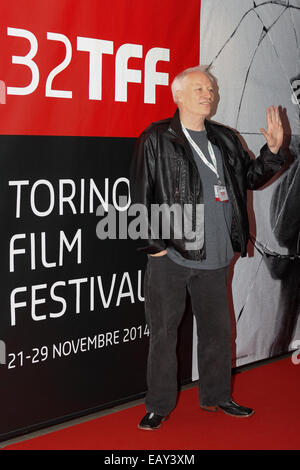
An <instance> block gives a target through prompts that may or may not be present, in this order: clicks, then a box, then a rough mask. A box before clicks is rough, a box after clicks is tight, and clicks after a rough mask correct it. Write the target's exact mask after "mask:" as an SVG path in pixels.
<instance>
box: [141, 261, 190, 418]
mask: <svg viewBox="0 0 300 470" xmlns="http://www.w3.org/2000/svg"><path fill="white" fill-rule="evenodd" d="M186 274H187V270H185V268H182V267H181V266H179V265H177V264H175V263H174V262H173V261H171V260H170V259H169V258H168V256H167V255H166V256H162V257H149V260H148V264H147V269H146V273H145V292H144V296H145V314H146V321H147V324H148V327H149V330H150V344H149V355H148V364H147V386H148V392H147V394H146V401H145V403H146V409H147V411H148V412H154V413H156V414H159V415H161V416H166V415H167V414H169V413H170V412H171V411H172V409H173V408H174V407H175V404H176V399H177V386H178V385H177V355H176V344H177V329H178V326H179V324H180V321H181V319H182V316H183V313H184V309H185V301H186Z"/></svg>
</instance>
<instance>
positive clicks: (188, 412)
mask: <svg viewBox="0 0 300 470" xmlns="http://www.w3.org/2000/svg"><path fill="white" fill-rule="evenodd" d="M299 390H300V365H298V366H297V365H293V363H292V361H291V359H290V358H288V359H282V360H280V361H276V362H273V363H271V364H267V365H263V366H260V367H257V368H255V369H252V370H249V371H244V372H242V373H240V374H237V375H235V376H234V393H233V397H234V399H235V400H236V401H237V402H239V403H241V404H243V405H246V406H247V405H248V406H251V407H253V408H255V411H256V413H255V414H254V415H253V416H251V417H250V418H243V419H241V418H239V419H238V418H233V417H231V416H228V415H225V414H224V413H223V412H221V411H218V412H217V413H208V412H204V411H201V410H200V408H199V404H198V396H197V388H196V387H194V388H192V389H189V390H186V391H184V392H182V393H181V395H180V398H179V401H178V405H177V407H176V409H175V410H174V411H173V413H172V415H171V417H170V418H169V420H168V421H166V422H165V423H163V425H162V427H161V428H160V429H159V430H157V431H141V430H139V429H137V424H138V422H139V421H140V419H141V418H142V416H143V414H144V406H143V405H139V406H135V407H133V408H130V409H127V410H124V411H120V412H117V413H112V414H110V415H107V416H104V417H101V418H97V419H93V420H91V421H89V422H85V423H81V424H78V425H75V426H71V427H69V428H67V429H63V430H60V431H56V432H52V433H49V434H47V435H44V436H40V437H38V438H34V439H31V440H27V441H23V442H20V443H18V444H14V445H10V446H8V447H6V449H8V450H10V449H12V450H13V449H25V450H26V449H28V450H38V449H42V450H48V449H49V450H59V449H64V450H73V449H78V450H85V449H87V450H88V449H90V450H92V449H94V450H96V449H110V450H123V449H126V450H133V449H134V450H137V449H144V450H145V449H148V450H154V449H155V450H161V449H164V450H170V449H173V450H175V449H177V450H178V449H181V450H197V449H199V450H201V449H206V450H210V449H218V450H222V449H228V450H232V449H233V450H238V449H241V450H252V449H257V450H260V449H264V450H273V449H278V450H285V449H291V450H298V449H300V439H299V423H300V400H299Z"/></svg>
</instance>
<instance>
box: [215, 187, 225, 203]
mask: <svg viewBox="0 0 300 470" xmlns="http://www.w3.org/2000/svg"><path fill="white" fill-rule="evenodd" d="M214 188H215V198H216V201H219V202H228V194H227V189H226V186H221V185H218V184H215V186H214Z"/></svg>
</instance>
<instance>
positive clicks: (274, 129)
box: [260, 105, 283, 153]
mask: <svg viewBox="0 0 300 470" xmlns="http://www.w3.org/2000/svg"><path fill="white" fill-rule="evenodd" d="M266 115H267V130H265V129H260V132H261V133H262V134H263V135H264V136H265V139H266V141H267V144H268V147H269V149H270V150H271V152H272V153H278V151H279V149H280V147H281V145H282V141H283V128H282V122H281V119H280V115H279V109H278V107H276V108H275V107H274V106H273V105H272V106H271V107H270V108H267V111H266Z"/></svg>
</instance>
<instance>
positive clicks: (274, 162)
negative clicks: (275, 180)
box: [243, 144, 285, 190]
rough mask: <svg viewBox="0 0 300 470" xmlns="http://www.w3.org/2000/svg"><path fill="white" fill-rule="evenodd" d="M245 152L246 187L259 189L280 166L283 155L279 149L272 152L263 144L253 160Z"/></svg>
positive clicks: (283, 159) (282, 161) (283, 158)
mask: <svg viewBox="0 0 300 470" xmlns="http://www.w3.org/2000/svg"><path fill="white" fill-rule="evenodd" d="M243 152H244V154H246V179H247V189H252V190H253V189H259V188H260V187H262V186H263V185H264V184H266V183H267V182H268V181H269V180H270V179H271V178H272V177H273V176H274V175H275V174H276V173H277V172H278V171H279V170H280V168H281V167H282V165H283V163H284V161H285V157H284V154H283V151H282V150H281V149H280V150H279V152H278V153H277V154H274V153H272V152H271V150H270V149H269V147H268V145H267V144H265V145H264V146H263V147H262V148H261V149H260V153H259V156H258V157H257V158H256V159H255V160H253V159H251V158H250V156H249V154H248V153H247V152H245V151H244V150H243Z"/></svg>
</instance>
